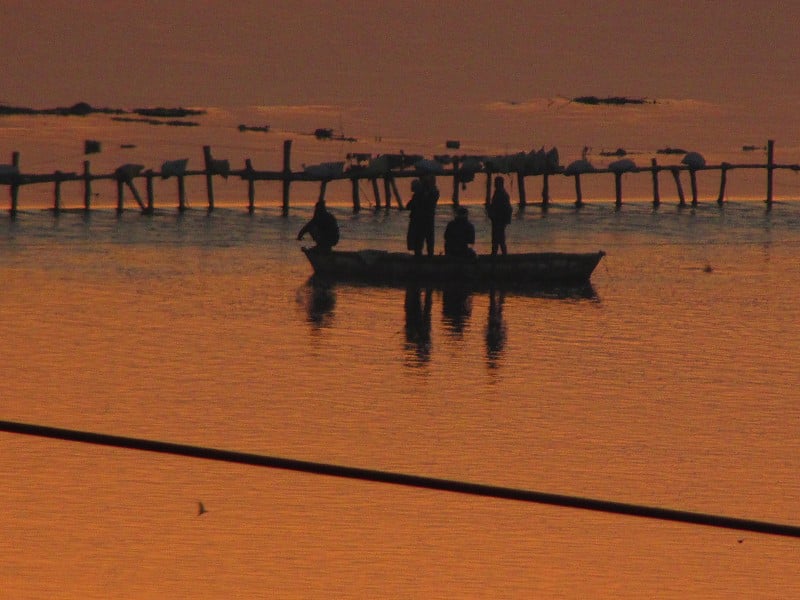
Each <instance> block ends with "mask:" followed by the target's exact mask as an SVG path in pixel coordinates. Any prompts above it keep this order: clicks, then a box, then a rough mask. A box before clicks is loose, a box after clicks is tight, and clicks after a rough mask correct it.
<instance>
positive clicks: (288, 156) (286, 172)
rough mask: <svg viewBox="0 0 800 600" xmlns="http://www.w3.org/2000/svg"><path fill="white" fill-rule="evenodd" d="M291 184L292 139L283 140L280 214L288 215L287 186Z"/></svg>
mask: <svg viewBox="0 0 800 600" xmlns="http://www.w3.org/2000/svg"><path fill="white" fill-rule="evenodd" d="M291 184H292V140H284V141H283V202H282V204H281V214H282V215H283V216H284V217H288V216H289V187H290V186H291Z"/></svg>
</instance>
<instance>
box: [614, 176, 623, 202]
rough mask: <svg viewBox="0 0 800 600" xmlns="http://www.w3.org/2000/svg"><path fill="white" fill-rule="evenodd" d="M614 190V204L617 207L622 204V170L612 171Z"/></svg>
mask: <svg viewBox="0 0 800 600" xmlns="http://www.w3.org/2000/svg"><path fill="white" fill-rule="evenodd" d="M614 190H615V192H616V201H615V205H616V207H617V208H619V207H620V206H622V172H621V171H617V172H615V173H614Z"/></svg>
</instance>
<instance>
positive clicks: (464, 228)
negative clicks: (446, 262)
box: [444, 206, 475, 258]
mask: <svg viewBox="0 0 800 600" xmlns="http://www.w3.org/2000/svg"><path fill="white" fill-rule="evenodd" d="M474 243H475V226H474V225H473V224H472V223H470V222H469V211H468V210H467V209H466V208H465V207H463V206H462V207H460V208H458V209H457V210H456V217H455V219H453V220H452V221H450V222H449V223H448V224H447V227H446V228H445V230H444V253H445V255H447V256H461V257H463V258H474V257H475V250H473V249H472V248H471V247H470V246H472V244H474Z"/></svg>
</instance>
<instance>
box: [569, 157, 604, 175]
mask: <svg viewBox="0 0 800 600" xmlns="http://www.w3.org/2000/svg"><path fill="white" fill-rule="evenodd" d="M596 170H597V169H595V168H594V165H593V164H592V163H590V162H589V161H588V160H586V159H585V158H579V159H578V160H573V161H572V162H571V163H569V164H568V165H567V168H566V169H564V174H565V175H580V174H581V173H593V172H594V171H596Z"/></svg>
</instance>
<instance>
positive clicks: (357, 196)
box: [350, 176, 361, 213]
mask: <svg viewBox="0 0 800 600" xmlns="http://www.w3.org/2000/svg"><path fill="white" fill-rule="evenodd" d="M350 183H351V184H352V185H353V212H354V213H357V212H360V211H361V192H360V191H359V188H358V177H355V176H354V177H351V178H350Z"/></svg>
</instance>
